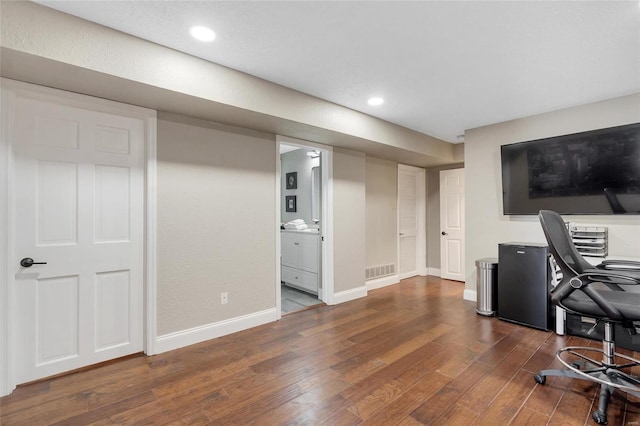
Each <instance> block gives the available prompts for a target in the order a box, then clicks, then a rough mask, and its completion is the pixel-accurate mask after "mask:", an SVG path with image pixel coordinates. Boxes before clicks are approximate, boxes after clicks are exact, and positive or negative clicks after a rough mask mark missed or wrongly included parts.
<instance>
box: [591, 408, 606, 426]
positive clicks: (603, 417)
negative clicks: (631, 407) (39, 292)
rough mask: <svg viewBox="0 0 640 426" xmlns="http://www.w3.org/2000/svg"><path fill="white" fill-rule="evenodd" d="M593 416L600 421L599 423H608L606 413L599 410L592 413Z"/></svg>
mask: <svg viewBox="0 0 640 426" xmlns="http://www.w3.org/2000/svg"><path fill="white" fill-rule="evenodd" d="M591 418H592V419H593V421H594V422H596V423H598V424H599V425H606V424H607V415H606V414H602V413H600V412H598V411H594V412H593V413H591Z"/></svg>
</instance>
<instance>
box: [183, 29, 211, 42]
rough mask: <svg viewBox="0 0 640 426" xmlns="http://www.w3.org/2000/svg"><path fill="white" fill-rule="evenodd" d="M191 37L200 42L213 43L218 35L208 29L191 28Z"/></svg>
mask: <svg viewBox="0 0 640 426" xmlns="http://www.w3.org/2000/svg"><path fill="white" fill-rule="evenodd" d="M189 32H190V33H191V36H192V37H193V38H195V39H196V40H200V41H213V40H215V39H216V33H214V32H213V31H212V30H211V28H207V27H191V29H190V30H189Z"/></svg>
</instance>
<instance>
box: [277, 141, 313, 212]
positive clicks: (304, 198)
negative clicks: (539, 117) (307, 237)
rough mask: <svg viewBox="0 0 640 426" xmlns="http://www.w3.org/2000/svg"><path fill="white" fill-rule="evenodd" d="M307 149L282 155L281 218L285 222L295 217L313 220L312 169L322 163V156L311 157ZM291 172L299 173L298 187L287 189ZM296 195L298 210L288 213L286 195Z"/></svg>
mask: <svg viewBox="0 0 640 426" xmlns="http://www.w3.org/2000/svg"><path fill="white" fill-rule="evenodd" d="M307 151H308V150H307V149H296V150H295V151H290V152H287V153H284V154H281V155H280V159H281V161H282V162H281V168H280V173H281V175H282V179H281V182H282V185H281V194H282V197H281V200H280V206H281V214H282V216H281V219H282V221H283V222H285V223H286V222H289V221H292V220H294V219H303V220H304V221H305V223H307V224H312V223H313V222H311V219H312V218H311V169H312V168H313V167H315V166H318V165H320V157H317V158H311V157H309V156H308V155H307ZM289 172H297V173H298V187H297V188H296V189H287V186H286V182H285V179H286V176H287V173H289ZM287 195H295V196H296V204H297V206H296V207H297V208H296V210H297V211H296V212H295V213H288V212H287V211H286V209H285V203H284V201H285V198H284V197H285V196H287Z"/></svg>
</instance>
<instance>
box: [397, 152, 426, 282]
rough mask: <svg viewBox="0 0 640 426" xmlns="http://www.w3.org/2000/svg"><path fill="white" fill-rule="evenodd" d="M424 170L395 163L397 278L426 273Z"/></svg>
mask: <svg viewBox="0 0 640 426" xmlns="http://www.w3.org/2000/svg"><path fill="white" fill-rule="evenodd" d="M424 182H425V172H424V170H423V169H419V168H416V167H410V166H405V165H402V164H401V165H399V166H398V257H399V260H398V262H399V267H398V271H399V276H400V279H404V278H409V277H412V276H415V275H426V256H425V252H426V245H425V244H426V237H425V216H424V212H425V205H424V199H425V196H424V190H425V185H424Z"/></svg>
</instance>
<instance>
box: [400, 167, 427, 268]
mask: <svg viewBox="0 0 640 426" xmlns="http://www.w3.org/2000/svg"><path fill="white" fill-rule="evenodd" d="M402 171H403V172H408V173H410V174H412V175H415V176H416V180H417V182H418V186H417V188H416V193H417V198H416V204H417V205H416V208H417V212H416V215H417V216H418V229H417V230H416V272H417V275H420V276H423V277H424V276H426V275H427V201H426V200H427V171H426V170H425V169H423V168H420V167H414V166H408V165H406V164H400V163H398V172H397V179H398V184H397V193H396V206H398V208H397V210H396V211H397V215H396V229H397V235H396V250H397V253H398V260H397V265H398V277H399V278H400V280H403V279H405V278H410V277H404V278H403V276H402V274H401V272H400V271H401V264H400V172H402ZM413 276H415V275H413Z"/></svg>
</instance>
